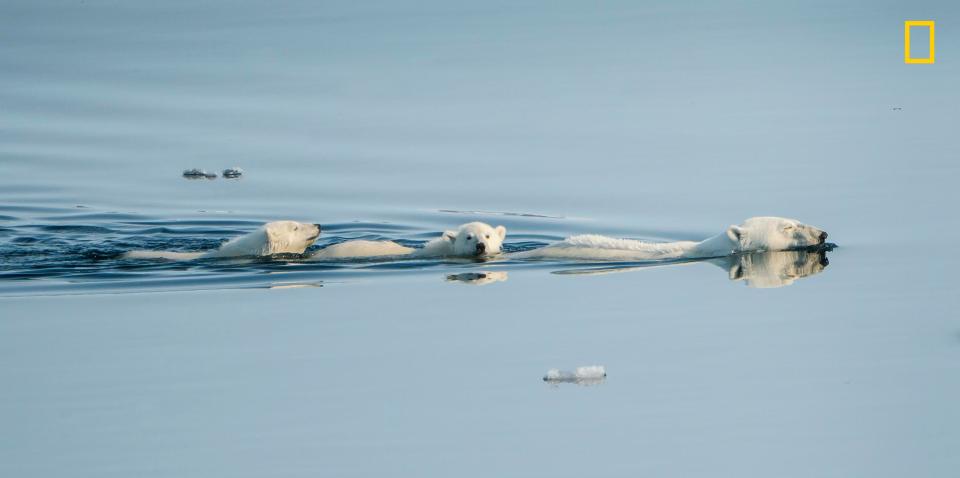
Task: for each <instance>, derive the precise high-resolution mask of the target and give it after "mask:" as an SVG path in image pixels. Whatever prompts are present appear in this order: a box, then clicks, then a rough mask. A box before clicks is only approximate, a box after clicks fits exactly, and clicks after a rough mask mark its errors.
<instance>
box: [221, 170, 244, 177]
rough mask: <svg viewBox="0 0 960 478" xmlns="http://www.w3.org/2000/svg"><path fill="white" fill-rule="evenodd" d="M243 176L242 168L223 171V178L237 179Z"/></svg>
mask: <svg viewBox="0 0 960 478" xmlns="http://www.w3.org/2000/svg"><path fill="white" fill-rule="evenodd" d="M240 176H243V170H242V169H240V168H227V169H224V170H223V177H224V178H226V179H237V178H239V177H240Z"/></svg>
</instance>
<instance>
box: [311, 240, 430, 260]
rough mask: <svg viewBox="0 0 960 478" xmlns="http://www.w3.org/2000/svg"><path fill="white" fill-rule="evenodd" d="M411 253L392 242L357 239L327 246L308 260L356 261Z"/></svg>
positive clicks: (406, 248) (410, 250)
mask: <svg viewBox="0 0 960 478" xmlns="http://www.w3.org/2000/svg"><path fill="white" fill-rule="evenodd" d="M413 251H414V249H413V248H410V247H405V246H401V245H400V244H397V243H396V242H393V241H366V240H362V239H358V240H354V241H347V242H341V243H339V244H333V245H330V246H327V247H325V248H323V249H321V250H319V251H317V253H316V254H314V255H312V256H310V259H311V260H323V259H357V258H364V257H384V256H404V255H408V254H410V253H412V252H413Z"/></svg>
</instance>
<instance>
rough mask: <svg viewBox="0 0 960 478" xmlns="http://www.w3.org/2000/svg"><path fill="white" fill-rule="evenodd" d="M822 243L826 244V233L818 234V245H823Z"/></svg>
mask: <svg viewBox="0 0 960 478" xmlns="http://www.w3.org/2000/svg"><path fill="white" fill-rule="evenodd" d="M824 242H827V233H826V232H821V233H820V244H823V243H824Z"/></svg>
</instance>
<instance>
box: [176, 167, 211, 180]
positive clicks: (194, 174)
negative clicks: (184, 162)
mask: <svg viewBox="0 0 960 478" xmlns="http://www.w3.org/2000/svg"><path fill="white" fill-rule="evenodd" d="M183 177H185V178H187V179H216V178H217V173H208V172H206V171H204V170H202V169H197V168H193V169H185V170H184V171H183Z"/></svg>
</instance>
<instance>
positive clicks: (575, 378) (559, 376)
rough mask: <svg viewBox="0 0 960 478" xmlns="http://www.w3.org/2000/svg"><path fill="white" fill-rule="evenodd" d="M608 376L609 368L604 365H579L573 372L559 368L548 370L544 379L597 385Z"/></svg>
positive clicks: (553, 381) (554, 381)
mask: <svg viewBox="0 0 960 478" xmlns="http://www.w3.org/2000/svg"><path fill="white" fill-rule="evenodd" d="M606 378H607V369H606V368H605V367H604V366H603V365H589V366H586V367H577V369H576V370H574V371H573V372H567V371H563V370H559V369H555V368H554V369H550V370H547V374H546V375H544V376H543V381H544V382H547V383H575V384H577V385H596V384H599V383H602V382H603V381H604V380H605V379H606Z"/></svg>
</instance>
